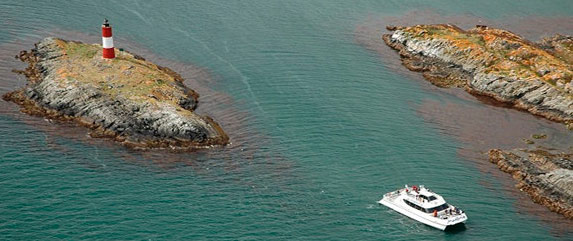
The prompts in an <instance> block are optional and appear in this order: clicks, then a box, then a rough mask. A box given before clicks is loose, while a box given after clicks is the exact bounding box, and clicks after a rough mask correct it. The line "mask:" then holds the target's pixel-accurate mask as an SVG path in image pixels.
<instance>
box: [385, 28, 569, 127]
mask: <svg viewBox="0 0 573 241" xmlns="http://www.w3.org/2000/svg"><path fill="white" fill-rule="evenodd" d="M388 29H389V30H391V31H394V32H393V33H392V34H384V35H383V37H382V38H383V40H384V42H386V44H387V45H388V46H390V47H391V48H393V49H395V50H397V51H399V54H400V57H401V59H402V63H403V64H404V66H406V67H407V68H408V69H410V70H412V71H419V72H422V74H423V76H424V77H425V78H426V79H428V80H429V81H430V82H431V83H432V84H434V85H436V86H439V87H460V88H464V89H465V90H466V91H468V92H469V93H471V94H474V95H481V96H488V97H491V98H493V99H495V100H497V101H499V102H502V103H505V104H509V105H511V106H513V107H514V108H517V109H522V110H525V111H528V112H530V113H532V114H535V115H539V116H542V117H545V118H547V119H550V120H553V121H557V122H562V123H565V124H566V125H567V126H568V127H569V128H573V83H572V82H571V79H572V78H573V68H572V67H571V66H572V64H573V62H569V61H571V58H569V57H567V56H571V52H572V51H573V37H570V36H555V37H553V38H548V39H545V40H544V41H543V42H542V43H541V44H534V43H531V42H529V41H527V40H525V39H522V38H521V37H519V36H518V35H515V34H513V33H511V32H509V31H505V30H500V29H494V28H488V27H485V26H477V27H476V28H473V29H470V30H467V31H465V30H462V29H460V28H458V27H456V26H453V25H417V26H412V27H395V26H389V27H388ZM564 56H565V57H564Z"/></svg>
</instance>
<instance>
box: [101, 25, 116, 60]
mask: <svg viewBox="0 0 573 241" xmlns="http://www.w3.org/2000/svg"><path fill="white" fill-rule="evenodd" d="M101 37H102V45H103V54H102V56H103V58H104V59H113V58H115V52H114V51H113V38H112V37H111V25H110V24H109V22H108V21H107V18H106V19H105V20H104V22H103V25H101Z"/></svg>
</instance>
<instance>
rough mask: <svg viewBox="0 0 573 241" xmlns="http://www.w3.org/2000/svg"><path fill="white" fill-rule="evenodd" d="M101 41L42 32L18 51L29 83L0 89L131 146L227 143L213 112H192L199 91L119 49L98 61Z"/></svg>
mask: <svg viewBox="0 0 573 241" xmlns="http://www.w3.org/2000/svg"><path fill="white" fill-rule="evenodd" d="M100 56H101V46H100V45H97V44H94V45H92V44H83V43H80V42H74V41H66V40H62V39H56V38H46V39H44V40H42V41H40V42H39V43H37V44H36V45H35V48H34V49H32V50H31V51H30V52H28V51H21V52H20V53H19V55H17V56H16V57H17V58H18V59H20V60H21V61H24V62H26V63H28V67H27V68H26V69H25V70H15V72H17V73H20V74H24V75H25V76H26V77H27V79H28V83H27V85H26V87H24V88H23V89H20V90H16V91H13V92H10V93H6V94H5V95H3V96H2V97H3V99H4V100H6V101H11V102H14V103H16V104H18V105H20V107H21V111H22V112H24V113H27V114H30V115H34V116H41V117H45V118H48V119H55V120H62V121H72V122H75V123H77V124H80V125H82V126H85V127H88V128H89V129H91V132H90V136H92V137H105V138H111V139H113V140H115V141H117V142H119V143H121V144H123V145H125V146H128V147H133V148H135V149H155V148H168V149H177V150H192V149H196V148H206V147H211V146H219V145H226V144H227V143H228V142H229V137H228V136H227V135H226V134H225V132H224V131H223V129H222V128H221V127H220V126H219V124H218V123H216V122H215V121H214V120H213V119H212V118H210V117H208V116H200V115H198V114H196V113H195V112H194V110H195V108H196V107H197V105H198V97H199V95H198V94H197V93H196V92H195V91H193V90H192V89H190V88H188V87H186V86H185V85H184V84H183V79H182V77H181V76H180V75H179V74H177V73H176V72H174V71H172V70H171V69H169V68H166V67H161V66H157V65H155V64H153V63H150V62H148V61H146V60H145V59H144V58H142V57H140V56H137V55H134V54H131V53H129V52H125V51H121V52H120V51H118V50H117V49H116V56H118V57H117V58H116V59H113V60H103V59H102V58H101V57H100Z"/></svg>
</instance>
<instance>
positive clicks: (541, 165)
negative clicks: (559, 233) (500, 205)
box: [488, 149, 573, 219]
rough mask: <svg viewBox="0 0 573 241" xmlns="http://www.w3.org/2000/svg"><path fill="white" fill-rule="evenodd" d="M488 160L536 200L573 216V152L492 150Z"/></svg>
mask: <svg viewBox="0 0 573 241" xmlns="http://www.w3.org/2000/svg"><path fill="white" fill-rule="evenodd" d="M488 154H489V160H490V161H491V162H492V163H495V164H496V165H497V166H498V167H499V169H501V170H502V171H504V172H507V173H509V174H511V175H512V176H513V178H514V179H515V180H517V181H518V184H517V185H516V186H517V188H519V189H520V190H522V191H524V192H526V193H527V194H528V195H529V196H530V197H531V198H532V199H533V201H534V202H536V203H539V204H541V205H544V206H546V207H548V208H549V209H550V210H551V211H554V212H557V213H560V214H563V215H564V216H565V217H567V218H570V219H573V162H572V160H573V159H572V158H573V154H563V153H559V154H554V153H550V152H548V151H544V150H513V151H502V150H498V149H493V150H490V151H489V153H488Z"/></svg>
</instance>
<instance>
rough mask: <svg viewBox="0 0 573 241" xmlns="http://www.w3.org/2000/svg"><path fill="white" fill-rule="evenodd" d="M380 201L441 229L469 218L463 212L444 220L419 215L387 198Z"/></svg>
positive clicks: (461, 222)
mask: <svg viewBox="0 0 573 241" xmlns="http://www.w3.org/2000/svg"><path fill="white" fill-rule="evenodd" d="M378 203H379V204H381V205H384V206H386V207H388V208H391V209H393V210H394V211H396V212H399V213H401V214H403V215H405V216H407V217H409V218H411V219H414V220H416V221H418V222H421V223H423V224H426V225H428V226H431V227H434V228H437V229H440V230H446V228H448V227H451V226H456V225H460V224H463V223H464V222H465V221H466V220H467V216H466V215H465V214H462V215H460V216H459V217H458V218H456V219H452V220H443V219H436V218H434V217H425V216H422V215H418V214H416V213H414V212H411V211H408V210H407V209H405V208H404V207H401V206H399V205H396V204H394V203H393V202H391V201H389V200H386V199H385V198H383V199H382V200H380V201H378Z"/></svg>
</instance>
